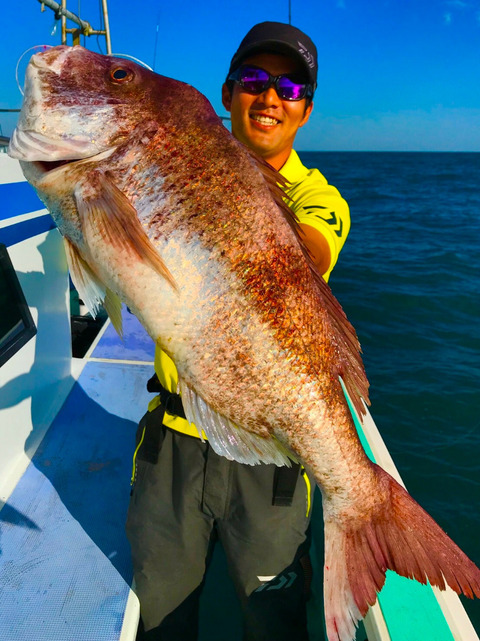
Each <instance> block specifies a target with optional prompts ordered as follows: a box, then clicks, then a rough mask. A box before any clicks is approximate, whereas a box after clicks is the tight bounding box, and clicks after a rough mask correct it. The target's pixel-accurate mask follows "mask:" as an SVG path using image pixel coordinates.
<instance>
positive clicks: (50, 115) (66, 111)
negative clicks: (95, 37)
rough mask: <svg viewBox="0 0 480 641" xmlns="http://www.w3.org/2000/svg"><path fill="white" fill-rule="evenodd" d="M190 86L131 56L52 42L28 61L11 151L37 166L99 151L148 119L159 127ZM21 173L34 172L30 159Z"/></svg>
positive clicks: (45, 167) (55, 164) (110, 147)
mask: <svg viewBox="0 0 480 641" xmlns="http://www.w3.org/2000/svg"><path fill="white" fill-rule="evenodd" d="M191 92H195V90H194V89H193V88H192V87H189V86H188V85H186V84H185V83H181V82H179V81H176V80H172V79H170V78H166V77H164V76H160V75H158V74H156V73H154V72H152V71H150V70H149V69H147V68H145V67H142V66H141V65H138V64H136V63H134V62H133V61H130V60H126V59H123V58H115V57H112V56H104V55H101V54H97V53H94V52H91V51H88V50H87V49H84V48H83V47H81V46H78V45H77V46H74V47H67V46H58V47H53V48H51V49H49V50H47V51H45V52H42V53H38V54H36V55H34V56H32V58H31V60H30V62H29V64H28V67H27V72H26V81H25V95H24V101H23V105H22V109H21V113H20V117H19V121H18V123H17V127H16V129H15V131H14V132H13V135H12V139H11V141H10V146H9V155H10V156H12V157H13V158H17V159H18V160H20V161H21V162H22V167H23V169H24V172H25V165H26V164H28V163H35V169H36V170H37V172H38V171H39V172H40V173H42V171H47V170H49V169H52V168H55V167H58V166H59V165H60V164H62V163H67V162H69V161H78V160H84V159H92V160H94V159H95V157H97V156H98V155H100V156H103V157H105V155H106V154H107V155H108V153H110V152H112V151H113V150H114V149H115V148H116V147H117V146H118V145H120V144H122V143H123V142H125V140H127V139H128V138H129V137H131V136H132V135H133V133H134V132H138V129H139V127H140V128H141V127H143V128H145V126H146V123H149V124H150V126H151V128H152V127H153V128H154V129H155V128H156V129H158V127H159V126H161V122H162V121H163V122H164V121H165V120H166V119H168V114H169V110H170V109H171V106H172V105H175V104H179V105H180V104H181V103H182V101H183V100H184V98H185V96H186V95H187V94H188V95H190V93H191ZM196 93H198V92H196ZM199 95H200V94H199ZM202 98H203V97H202ZM203 106H204V105H203ZM203 106H202V108H203ZM42 163H44V164H43V165H42ZM27 173H30V174H31V173H32V170H31V169H30V171H29V172H28V167H27ZM33 173H34V172H33ZM27 178H28V179H29V180H30V177H29V176H27Z"/></svg>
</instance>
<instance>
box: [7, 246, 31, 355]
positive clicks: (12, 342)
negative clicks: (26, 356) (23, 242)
mask: <svg viewBox="0 0 480 641" xmlns="http://www.w3.org/2000/svg"><path fill="white" fill-rule="evenodd" d="M36 333H37V328H36V327H35V323H34V322H33V318H32V315H31V314H30V310H29V308H28V305H27V302H26V300H25V296H24V295H23V291H22V288H21V286H20V283H19V281H18V277H17V274H16V272H15V269H14V267H13V265H12V261H11V260H10V256H9V255H8V251H7V248H6V247H5V245H2V244H1V243H0V367H1V366H2V365H3V364H4V363H6V362H7V361H8V359H9V358H11V357H12V356H13V355H14V354H15V352H17V351H18V350H19V349H20V348H21V347H22V346H23V345H25V343H26V342H27V341H29V340H30V339H31V338H32V336H35V334H36Z"/></svg>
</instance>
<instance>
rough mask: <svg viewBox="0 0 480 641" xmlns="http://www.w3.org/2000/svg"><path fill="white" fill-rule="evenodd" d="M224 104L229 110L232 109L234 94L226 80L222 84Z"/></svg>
mask: <svg viewBox="0 0 480 641" xmlns="http://www.w3.org/2000/svg"><path fill="white" fill-rule="evenodd" d="M222 104H223V106H224V107H225V109H226V110H227V111H231V109H232V95H231V94H230V91H229V90H228V87H227V84H226V83H225V82H224V83H223V85H222Z"/></svg>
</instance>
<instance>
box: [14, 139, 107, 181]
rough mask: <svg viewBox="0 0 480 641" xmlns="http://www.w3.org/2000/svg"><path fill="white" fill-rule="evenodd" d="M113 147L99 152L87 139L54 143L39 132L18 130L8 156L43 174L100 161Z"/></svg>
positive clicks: (59, 140)
mask: <svg viewBox="0 0 480 641" xmlns="http://www.w3.org/2000/svg"><path fill="white" fill-rule="evenodd" d="M116 148H117V147H116V145H115V146H112V147H110V148H108V149H103V150H98V148H97V147H96V146H94V145H93V144H92V141H91V140H90V139H82V138H77V139H75V138H69V139H58V140H53V139H51V138H48V137H47V136H44V135H43V134H41V133H38V132H34V131H27V130H22V129H18V128H17V129H15V130H14V132H13V134H12V138H11V140H10V144H9V146H8V155H9V156H11V157H12V158H16V159H17V160H19V161H20V162H22V163H31V164H32V165H33V166H34V167H35V168H36V169H37V170H38V171H39V172H40V173H41V174H42V175H45V174H48V173H50V172H52V171H54V170H56V169H59V168H63V167H65V166H67V165H74V164H79V163H83V162H85V163H86V162H92V161H100V160H103V159H104V158H108V157H109V156H110V155H111V154H112V153H113V152H114V151H115V149H116Z"/></svg>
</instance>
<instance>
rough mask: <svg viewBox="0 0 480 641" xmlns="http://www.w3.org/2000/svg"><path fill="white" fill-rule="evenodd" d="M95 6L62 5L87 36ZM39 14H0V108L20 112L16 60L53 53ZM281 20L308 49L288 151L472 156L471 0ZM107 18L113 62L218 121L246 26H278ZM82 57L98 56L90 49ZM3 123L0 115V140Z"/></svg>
mask: <svg viewBox="0 0 480 641" xmlns="http://www.w3.org/2000/svg"><path fill="white" fill-rule="evenodd" d="M99 5H100V2H99V0H81V2H80V1H79V0H68V3H67V6H68V8H69V9H70V11H73V12H75V13H78V9H79V6H80V10H81V11H80V12H81V16H82V18H83V19H84V20H88V21H89V22H90V23H91V25H92V26H93V27H94V28H99V25H100V22H99V20H100V18H99ZM40 8H41V6H40V3H39V2H38V1H37V0H21V1H17V2H11V3H4V4H3V5H2V10H1V14H0V15H1V16H2V23H3V25H4V26H6V27H7V29H4V30H3V33H2V45H1V47H2V61H3V64H2V68H1V72H0V74H1V75H0V80H1V89H0V108H15V107H19V106H20V104H21V94H20V92H19V91H18V89H17V86H16V81H15V66H16V64H17V61H18V59H19V58H20V56H21V55H22V53H23V52H24V51H26V50H27V49H29V48H30V47H32V46H34V45H39V44H50V45H55V44H59V43H60V36H59V31H60V25H58V29H57V33H56V35H54V36H51V35H50V32H51V29H52V26H53V23H54V16H53V12H52V11H51V10H49V9H45V11H44V12H43V13H41V11H40ZM291 13H292V23H293V24H294V25H296V26H298V27H299V28H300V29H302V30H304V31H306V32H307V33H308V34H309V35H310V37H311V38H312V39H313V40H314V42H315V43H316V45H317V48H318V52H319V68H320V71H319V82H318V90H317V93H316V96H315V107H314V112H313V115H312V118H311V119H310V122H309V123H308V125H307V127H306V128H305V129H304V130H301V131H300V132H299V134H298V137H297V144H296V147H297V149H299V150H314V151H317V150H318V151H320V150H341V151H343V150H347V151H349V150H354V151H357V150H380V151H384V150H392V151H403V150H406V151H410V150H411V151H480V64H479V60H480V0H416V1H413V0H362V1H361V0H292V3H291ZM109 18H110V27H111V32H112V47H113V51H114V52H116V53H124V54H129V55H132V56H135V57H137V58H139V59H141V60H143V61H145V62H146V63H147V64H149V65H150V66H153V65H154V63H155V71H157V72H158V73H162V74H164V75H167V76H171V77H173V78H177V79H179V80H183V81H186V82H189V83H190V84H192V85H194V86H195V87H196V88H197V89H199V90H200V91H202V92H203V93H204V94H205V95H206V96H207V97H208V98H209V100H210V101H211V102H212V104H213V106H214V107H215V109H216V111H217V113H219V115H226V113H225V111H224V109H223V107H222V104H221V101H220V87H221V84H222V82H223V80H224V77H225V73H226V71H227V69H228V63H229V61H230V58H231V56H232V54H233V53H234V51H235V50H236V48H237V46H238V44H239V42H240V40H241V39H242V37H243V36H244V35H245V33H246V32H247V31H248V29H249V28H250V27H251V26H252V25H253V24H255V23H256V22H261V21H263V20H277V21H280V22H287V21H288V0H282V1H281V2H273V3H272V2H270V3H259V2H258V0H255V1H253V0H243V1H242V2H240V1H239V0H229V2H225V1H224V0H222V1H220V0H207V1H206V2H199V1H198V0H197V1H196V2H194V1H193V0H184V2H182V3H174V2H168V3H167V2H159V1H158V0H157V1H156V2H154V1H153V0H142V2H135V3H133V2H127V1H126V0H109ZM86 46H87V47H88V48H89V49H92V50H96V51H98V50H99V48H98V45H97V41H96V39H95V37H90V38H88V39H87V40H86ZM100 46H101V47H102V49H103V50H104V41H103V39H100ZM24 60H26V58H25V59H24ZM21 66H22V65H21ZM14 122H15V116H9V115H5V114H0V123H1V125H2V131H3V134H4V135H9V134H10V133H11V131H12V128H13V126H14Z"/></svg>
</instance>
